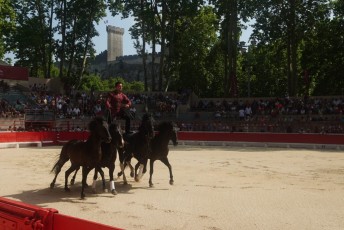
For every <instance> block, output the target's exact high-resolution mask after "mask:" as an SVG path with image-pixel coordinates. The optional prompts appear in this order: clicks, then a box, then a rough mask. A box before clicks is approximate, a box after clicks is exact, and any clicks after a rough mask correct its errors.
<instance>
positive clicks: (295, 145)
mask: <svg viewBox="0 0 344 230" xmlns="http://www.w3.org/2000/svg"><path fill="white" fill-rule="evenodd" d="M178 144H179V145H190V146H222V147H225V146H235V147H265V148H304V149H333V150H344V144H343V145H337V144H316V143H279V142H241V141H188V140H179V141H178Z"/></svg>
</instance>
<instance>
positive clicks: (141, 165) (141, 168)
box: [135, 161, 144, 182]
mask: <svg viewBox="0 0 344 230" xmlns="http://www.w3.org/2000/svg"><path fill="white" fill-rule="evenodd" d="M143 168H144V164H142V163H141V161H139V162H137V164H136V165H135V181H136V182H139V181H140V180H141V178H142V176H143V173H142V171H143ZM138 169H139V172H138V173H137V170H138Z"/></svg>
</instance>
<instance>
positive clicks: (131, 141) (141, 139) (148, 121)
mask: <svg viewBox="0 0 344 230" xmlns="http://www.w3.org/2000/svg"><path fill="white" fill-rule="evenodd" d="M153 137H154V119H153V116H152V115H151V114H145V115H143V117H142V120H141V124H140V126H139V129H138V131H137V132H135V133H133V134H130V135H128V136H124V140H125V144H124V148H122V149H120V150H119V159H120V166H121V172H120V173H119V174H122V175H123V181H124V184H127V183H128V182H127V179H126V176H125V173H124V168H125V164H130V160H131V158H132V157H135V158H136V159H137V161H138V162H137V164H136V165H135V180H136V181H139V180H140V179H141V177H142V175H143V173H144V172H142V170H143V168H144V166H145V165H147V160H148V155H149V152H150V151H151V150H150V141H151V140H152V139H153ZM139 168H140V170H139V173H138V174H137V170H138V169H139Z"/></svg>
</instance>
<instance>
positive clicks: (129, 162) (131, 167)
mask: <svg viewBox="0 0 344 230" xmlns="http://www.w3.org/2000/svg"><path fill="white" fill-rule="evenodd" d="M127 165H128V166H129V168H130V176H131V177H134V176H135V174H134V167H133V166H132V165H131V161H128V162H127Z"/></svg>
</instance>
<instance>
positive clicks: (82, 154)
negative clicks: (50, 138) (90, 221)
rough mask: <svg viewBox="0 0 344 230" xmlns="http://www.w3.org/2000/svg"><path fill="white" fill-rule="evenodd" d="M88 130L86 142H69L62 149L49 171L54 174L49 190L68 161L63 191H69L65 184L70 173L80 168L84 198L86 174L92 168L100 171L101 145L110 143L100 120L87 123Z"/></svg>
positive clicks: (105, 127)
mask: <svg viewBox="0 0 344 230" xmlns="http://www.w3.org/2000/svg"><path fill="white" fill-rule="evenodd" d="M89 130H90V136H89V138H88V139H87V141H86V142H83V141H78V140H71V141H69V142H67V143H66V144H65V145H64V146H63V147H62V150H61V153H60V157H59V159H58V160H57V162H56V163H55V164H54V166H53V168H52V170H51V171H52V172H55V177H54V179H53V181H52V182H51V184H50V188H54V186H55V182H56V177H57V175H58V174H59V173H60V171H61V168H62V167H63V165H64V164H65V163H66V162H67V161H68V160H70V162H71V166H70V168H69V169H68V170H67V171H66V172H65V190H66V191H70V189H69V188H68V183H67V181H68V177H69V175H70V173H72V172H73V171H75V170H77V169H79V168H80V166H82V183H81V198H82V199H83V198H85V194H84V189H85V186H86V180H87V175H88V173H89V172H90V170H92V169H93V168H97V169H98V168H99V169H100V167H99V162H100V160H101V158H102V152H101V143H102V142H108V143H109V142H110V141H111V135H110V133H109V130H108V124H107V122H105V121H104V120H103V119H102V118H95V119H93V120H92V121H91V122H90V123H89ZM100 170H101V169H100Z"/></svg>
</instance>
